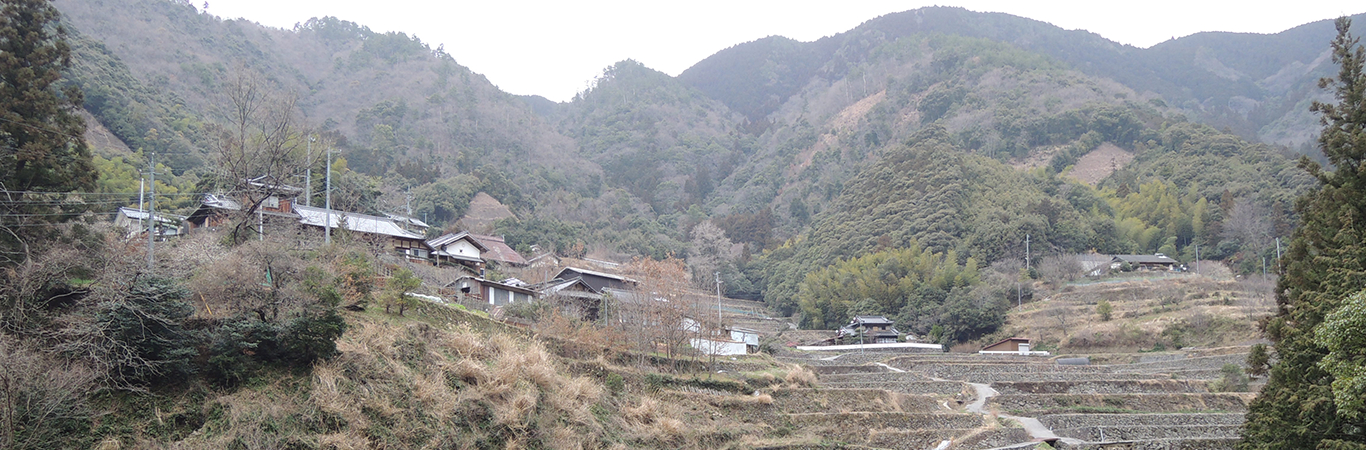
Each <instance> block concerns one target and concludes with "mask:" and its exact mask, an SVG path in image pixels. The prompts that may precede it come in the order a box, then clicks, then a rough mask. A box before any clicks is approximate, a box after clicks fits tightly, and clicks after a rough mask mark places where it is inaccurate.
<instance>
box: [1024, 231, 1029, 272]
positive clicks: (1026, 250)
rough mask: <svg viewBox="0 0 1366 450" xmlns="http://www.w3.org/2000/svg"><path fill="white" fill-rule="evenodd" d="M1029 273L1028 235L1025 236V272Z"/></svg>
mask: <svg viewBox="0 0 1366 450" xmlns="http://www.w3.org/2000/svg"><path fill="white" fill-rule="evenodd" d="M1028 271H1029V235H1028V234H1026V235H1025V272H1028Z"/></svg>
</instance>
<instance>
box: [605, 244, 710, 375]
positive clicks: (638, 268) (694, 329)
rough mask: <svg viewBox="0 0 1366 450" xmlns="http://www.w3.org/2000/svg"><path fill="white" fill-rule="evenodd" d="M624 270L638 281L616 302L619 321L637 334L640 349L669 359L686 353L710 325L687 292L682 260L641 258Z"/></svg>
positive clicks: (633, 334) (637, 343) (628, 332)
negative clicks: (694, 339) (699, 334)
mask: <svg viewBox="0 0 1366 450" xmlns="http://www.w3.org/2000/svg"><path fill="white" fill-rule="evenodd" d="M624 269H625V272H626V273H627V275H628V276H630V277H632V278H633V279H635V280H636V284H635V285H634V286H633V288H632V289H631V290H630V291H629V292H628V293H626V295H624V296H623V297H625V298H621V299H618V301H617V308H616V309H617V314H618V318H619V320H618V321H617V323H618V324H619V325H620V326H622V327H623V331H624V332H626V333H627V334H628V335H630V336H634V339H633V341H634V342H635V344H636V347H637V349H638V350H639V351H642V352H644V353H650V352H654V351H659V350H662V351H663V352H664V355H665V356H666V357H668V358H670V359H672V358H677V357H680V356H684V355H685V354H686V353H687V352H686V350H687V349H688V343H689V340H690V339H691V338H693V337H696V336H697V335H698V333H700V332H702V330H705V329H710V328H711V326H710V324H705V323H703V322H702V321H703V320H704V319H702V317H701V315H700V314H699V312H700V311H699V310H698V307H697V306H698V305H697V304H696V303H695V301H693V299H692V298H690V296H689V295H687V294H688V279H687V269H685V266H684V264H683V261H682V260H680V259H677V258H667V259H665V260H662V261H659V260H653V259H648V258H638V259H636V260H635V261H632V262H631V263H630V264H628V265H627V266H626V267H624Z"/></svg>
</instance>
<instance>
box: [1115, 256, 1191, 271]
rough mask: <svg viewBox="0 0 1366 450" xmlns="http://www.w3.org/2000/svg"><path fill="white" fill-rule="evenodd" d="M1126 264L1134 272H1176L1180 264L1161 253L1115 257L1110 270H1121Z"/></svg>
mask: <svg viewBox="0 0 1366 450" xmlns="http://www.w3.org/2000/svg"><path fill="white" fill-rule="evenodd" d="M1125 263H1128V264H1129V267H1132V268H1134V270H1176V267H1177V266H1178V265H1179V264H1180V263H1178V262H1177V261H1176V260H1175V259H1172V258H1170V257H1168V256H1167V255H1163V254H1161V253H1158V254H1155V255H1115V257H1114V258H1113V259H1111V260H1110V270H1119V269H1120V268H1121V267H1123V266H1124V264H1125Z"/></svg>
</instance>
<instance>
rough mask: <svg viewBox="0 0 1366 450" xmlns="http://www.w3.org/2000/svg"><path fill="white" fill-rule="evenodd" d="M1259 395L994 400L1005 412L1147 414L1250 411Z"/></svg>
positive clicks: (1023, 396)
mask: <svg viewBox="0 0 1366 450" xmlns="http://www.w3.org/2000/svg"><path fill="white" fill-rule="evenodd" d="M1253 396H1255V394H1246V393H1221V394H1089V395H1073V394H1012V395H997V396H995V397H992V398H991V400H990V403H991V404H992V405H994V406H996V407H999V408H1000V409H1001V410H1003V411H1054V410H1059V409H1066V408H1077V407H1084V408H1106V409H1127V410H1132V411H1147V412H1183V411H1235V412H1240V411H1247V405H1248V403H1250V402H1251V401H1252V397H1253Z"/></svg>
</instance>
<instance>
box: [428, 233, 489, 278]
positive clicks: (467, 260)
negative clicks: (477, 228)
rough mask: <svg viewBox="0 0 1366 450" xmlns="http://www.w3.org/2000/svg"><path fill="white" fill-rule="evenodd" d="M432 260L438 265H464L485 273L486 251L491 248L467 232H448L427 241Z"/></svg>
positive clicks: (479, 273)
mask: <svg viewBox="0 0 1366 450" xmlns="http://www.w3.org/2000/svg"><path fill="white" fill-rule="evenodd" d="M427 246H428V247H430V248H431V249H432V260H433V262H435V263H436V265H438V266H442V265H445V266H457V267H460V266H463V267H466V268H469V269H470V270H471V272H473V273H474V274H477V275H481V276H482V275H483V274H484V256H483V255H484V252H486V251H488V250H489V248H488V247H486V246H484V244H482V243H480V242H479V240H478V239H475V238H474V237H473V236H470V234H469V233H467V232H464V231H462V232H459V233H446V234H443V235H441V236H440V237H437V238H435V239H431V240H428V241H427Z"/></svg>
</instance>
